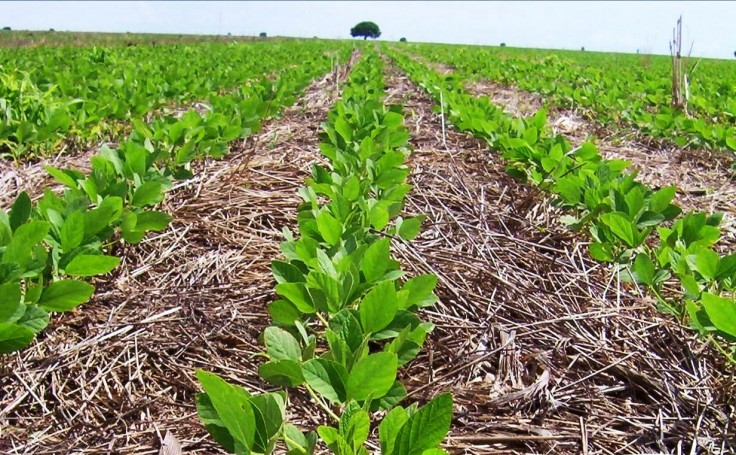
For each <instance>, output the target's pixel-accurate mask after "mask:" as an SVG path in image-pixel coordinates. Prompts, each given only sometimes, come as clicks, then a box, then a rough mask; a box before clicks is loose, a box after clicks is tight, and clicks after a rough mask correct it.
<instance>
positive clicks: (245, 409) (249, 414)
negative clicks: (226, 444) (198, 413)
mask: <svg viewBox="0 0 736 455" xmlns="http://www.w3.org/2000/svg"><path fill="white" fill-rule="evenodd" d="M197 378H198V379H199V382H200V383H201V384H202V387H203V388H204V391H205V393H206V394H207V397H208V398H209V400H210V402H211V403H212V406H214V408H215V410H216V411H217V416H218V417H219V418H220V420H221V421H222V423H223V425H224V426H225V428H227V430H228V431H229V432H230V434H231V435H232V436H233V438H234V439H235V440H237V441H238V442H240V443H241V444H243V445H244V446H245V447H246V448H247V449H249V450H250V449H251V448H252V447H253V442H254V440H255V433H256V427H255V424H256V422H255V416H254V414H253V407H252V406H251V403H250V394H249V393H248V392H247V391H246V390H245V389H243V388H242V387H238V386H235V385H231V384H228V383H227V382H225V381H224V380H223V379H221V378H220V377H219V376H217V375H216V374H213V373H208V372H206V371H204V370H197Z"/></svg>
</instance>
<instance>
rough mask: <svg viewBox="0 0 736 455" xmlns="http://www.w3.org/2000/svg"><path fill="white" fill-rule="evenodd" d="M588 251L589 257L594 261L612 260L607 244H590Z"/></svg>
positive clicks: (609, 246)
mask: <svg viewBox="0 0 736 455" xmlns="http://www.w3.org/2000/svg"><path fill="white" fill-rule="evenodd" d="M588 251H589V252H590V256H591V257H592V258H593V259H595V260H596V261H601V262H612V261H613V259H614V257H613V251H611V245H610V244H608V243H600V242H595V243H591V244H590V245H588Z"/></svg>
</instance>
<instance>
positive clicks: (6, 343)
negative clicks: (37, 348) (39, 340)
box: [0, 323, 36, 354]
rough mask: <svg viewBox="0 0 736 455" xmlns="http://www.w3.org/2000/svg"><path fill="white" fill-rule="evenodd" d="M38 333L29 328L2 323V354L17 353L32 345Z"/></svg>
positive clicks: (0, 328) (0, 325)
mask: <svg viewBox="0 0 736 455" xmlns="http://www.w3.org/2000/svg"><path fill="white" fill-rule="evenodd" d="M35 336H36V333H35V332H34V331H33V330H31V329H30V328H28V327H25V326H22V325H19V324H13V323H0V354H5V353H8V352H13V351H17V350H19V349H23V348H24V347H26V346H28V345H29V344H31V341H33V338H34V337H35Z"/></svg>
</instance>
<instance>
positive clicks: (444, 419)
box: [393, 393, 452, 455]
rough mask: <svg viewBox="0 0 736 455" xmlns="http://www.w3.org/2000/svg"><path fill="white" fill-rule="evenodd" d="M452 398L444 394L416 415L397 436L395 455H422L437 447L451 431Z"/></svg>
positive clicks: (410, 418)
mask: <svg viewBox="0 0 736 455" xmlns="http://www.w3.org/2000/svg"><path fill="white" fill-rule="evenodd" d="M451 421H452V396H451V395H450V394H449V393H444V394H442V395H439V396H437V397H435V398H434V399H433V400H432V401H430V402H429V403H428V404H427V405H426V406H424V407H422V408H420V409H419V410H418V411H417V412H416V413H414V414H413V415H412V416H411V417H409V420H408V421H407V422H406V423H405V424H404V426H403V427H402V428H401V430H400V431H399V434H398V435H397V436H396V441H395V445H394V450H393V453H394V454H395V455H420V454H421V453H422V452H424V451H425V450H428V449H433V448H435V447H437V446H438V445H439V444H440V443H441V442H442V440H443V439H444V438H445V436H446V435H447V432H448V431H449V430H450V422H451Z"/></svg>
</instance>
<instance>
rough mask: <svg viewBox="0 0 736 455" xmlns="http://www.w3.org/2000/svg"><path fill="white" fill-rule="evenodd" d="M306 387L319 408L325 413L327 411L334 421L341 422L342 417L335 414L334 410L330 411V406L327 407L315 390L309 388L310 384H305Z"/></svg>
mask: <svg viewBox="0 0 736 455" xmlns="http://www.w3.org/2000/svg"><path fill="white" fill-rule="evenodd" d="M304 387H306V388H307V392H309V395H311V397H312V398H313V399H314V401H315V402H316V403H317V406H319V407H320V408H322V409H323V410H324V411H325V412H326V413H327V414H329V415H330V417H332V418H333V419H335V421H336V422H339V421H340V417H339V416H338V415H337V414H335V413H334V412H333V411H332V409H330V408H329V406H327V405H326V404H325V402H324V401H322V398H320V397H319V396H318V395H317V393H316V392H315V391H314V389H312V388H311V387H310V386H309V384H306V383H305V384H304Z"/></svg>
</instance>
